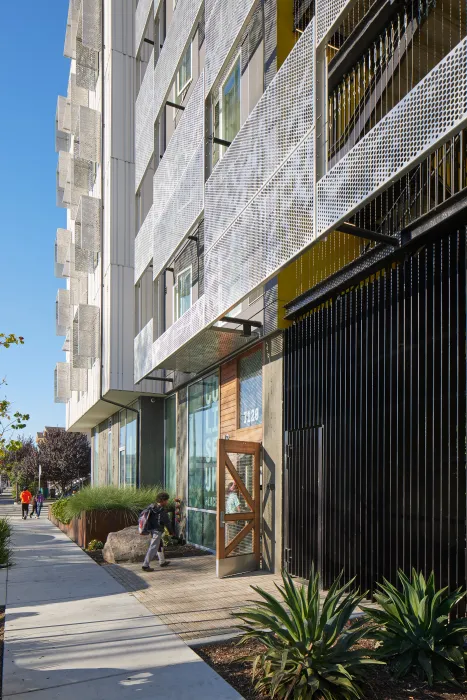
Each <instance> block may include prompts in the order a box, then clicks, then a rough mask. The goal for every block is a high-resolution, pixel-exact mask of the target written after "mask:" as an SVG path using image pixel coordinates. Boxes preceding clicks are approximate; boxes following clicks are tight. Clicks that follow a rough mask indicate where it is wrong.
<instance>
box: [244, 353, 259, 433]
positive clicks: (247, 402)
mask: <svg viewBox="0 0 467 700" xmlns="http://www.w3.org/2000/svg"><path fill="white" fill-rule="evenodd" d="M262 365H263V361H262V352H261V349H258V350H256V351H255V352H253V353H250V354H249V355H245V356H244V357H241V358H240V359H239V361H238V376H239V384H240V428H250V427H251V426H253V425H261V423H262V422H263V366H262Z"/></svg>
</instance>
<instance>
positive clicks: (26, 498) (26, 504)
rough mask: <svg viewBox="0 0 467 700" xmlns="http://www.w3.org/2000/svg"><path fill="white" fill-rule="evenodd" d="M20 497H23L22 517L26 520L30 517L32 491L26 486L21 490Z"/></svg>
mask: <svg viewBox="0 0 467 700" xmlns="http://www.w3.org/2000/svg"><path fill="white" fill-rule="evenodd" d="M19 497H20V498H21V517H22V518H23V520H26V519H27V517H28V511H29V504H30V503H31V501H32V493H31V492H30V491H29V489H28V488H27V487H26V488H24V489H23V490H22V491H21V493H20V495H19Z"/></svg>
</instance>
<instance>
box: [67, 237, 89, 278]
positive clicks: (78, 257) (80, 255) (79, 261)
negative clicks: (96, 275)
mask: <svg viewBox="0 0 467 700" xmlns="http://www.w3.org/2000/svg"><path fill="white" fill-rule="evenodd" d="M71 254H72V261H71V262H72V264H73V265H74V270H75V271H76V272H78V273H79V272H82V273H85V274H87V275H89V274H91V273H92V272H93V271H94V254H93V253H91V251H90V250H86V249H85V248H82V247H81V246H80V245H79V244H78V243H73V244H72V246H71Z"/></svg>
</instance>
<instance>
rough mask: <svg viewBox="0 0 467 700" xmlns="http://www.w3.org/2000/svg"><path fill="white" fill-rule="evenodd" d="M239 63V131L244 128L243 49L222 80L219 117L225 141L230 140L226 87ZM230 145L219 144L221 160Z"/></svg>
mask: <svg viewBox="0 0 467 700" xmlns="http://www.w3.org/2000/svg"><path fill="white" fill-rule="evenodd" d="M237 64H238V69H239V77H240V79H239V84H238V88H239V89H238V111H239V116H240V119H239V128H238V131H240V129H241V128H242V124H241V121H242V54H241V51H238V53H237V55H236V56H235V58H234V60H233V61H232V63H231V64H230V70H229V72H228V73H227V75H226V77H225V80H223V81H222V83H221V84H220V86H219V104H220V119H219V126H220V133H221V139H222V140H224V141H228V139H227V138H226V133H225V99H224V87H225V86H226V84H227V83H228V81H229V80H230V78H231V76H232V74H233V73H234V71H235V70H236V68H237ZM238 131H237V134H238ZM227 148H228V146H222V145H219V160H221V158H223V156H224V154H225V152H226V150H227Z"/></svg>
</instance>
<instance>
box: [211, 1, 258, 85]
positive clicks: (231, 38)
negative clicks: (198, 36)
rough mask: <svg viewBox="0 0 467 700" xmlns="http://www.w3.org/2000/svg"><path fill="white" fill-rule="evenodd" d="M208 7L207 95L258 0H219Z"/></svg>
mask: <svg viewBox="0 0 467 700" xmlns="http://www.w3.org/2000/svg"><path fill="white" fill-rule="evenodd" d="M210 4H211V5H212V7H209V6H208V7H206V18H207V21H206V68H205V72H206V84H205V89H206V95H207V94H208V93H209V92H210V90H211V88H212V86H213V84H214V82H215V80H216V78H217V76H218V75H219V72H220V71H221V70H222V67H223V65H224V63H225V61H226V60H227V57H228V56H229V54H230V52H231V50H232V46H233V45H234V43H235V41H236V39H237V37H238V36H239V34H240V33H241V31H242V29H243V28H244V27H245V25H246V24H247V22H248V19H249V18H250V16H251V15H252V13H253V10H254V7H255V5H256V4H257V0H236V2H234V3H229V2H225V0H217V2H216V3H215V4H213V3H212V2H211V3H210Z"/></svg>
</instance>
